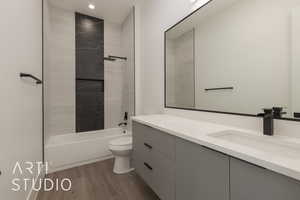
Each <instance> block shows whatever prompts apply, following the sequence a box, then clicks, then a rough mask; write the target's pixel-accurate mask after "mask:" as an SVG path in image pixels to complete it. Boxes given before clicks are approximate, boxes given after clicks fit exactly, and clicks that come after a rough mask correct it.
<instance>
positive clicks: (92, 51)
mask: <svg viewBox="0 0 300 200" xmlns="http://www.w3.org/2000/svg"><path fill="white" fill-rule="evenodd" d="M75 15H76V19H75V22H76V132H86V131H94V130H101V129H104V21H103V20H102V19H98V18H94V17H90V16H87V15H83V14H80V13H76V14H75Z"/></svg>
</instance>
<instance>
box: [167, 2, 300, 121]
mask: <svg viewBox="0 0 300 200" xmlns="http://www.w3.org/2000/svg"><path fill="white" fill-rule="evenodd" d="M165 34H166V36H165V40H166V41H165V42H166V45H165V48H166V55H165V61H166V77H165V78H166V107H176V108H187V109H197V110H207V111H218V112H229V113H237V114H249V115H257V114H258V113H261V112H262V109H263V108H273V107H278V110H280V113H279V117H283V118H297V119H300V118H299V117H300V116H299V113H300V84H299V80H300V39H299V35H300V2H299V1H298V0H255V1H253V0H226V1H224V0H213V1H210V2H209V3H208V4H206V5H205V6H204V7H202V8H200V9H199V10H198V11H196V12H195V13H194V14H192V15H191V16H189V17H188V18H186V19H185V20H183V21H182V22H180V23H178V24H177V25H175V26H174V27H173V28H171V29H169V30H168V31H166V33H165Z"/></svg>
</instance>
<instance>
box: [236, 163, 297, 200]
mask: <svg viewBox="0 0 300 200" xmlns="http://www.w3.org/2000/svg"><path fill="white" fill-rule="evenodd" d="M230 183H231V200H299V199H300V182H299V181H296V180H294V179H291V178H289V177H286V176H283V175H280V174H277V173H275V172H272V171H270V170H267V169H264V168H261V167H258V166H255V165H252V164H250V163H247V162H244V161H241V160H238V159H234V158H231V159H230Z"/></svg>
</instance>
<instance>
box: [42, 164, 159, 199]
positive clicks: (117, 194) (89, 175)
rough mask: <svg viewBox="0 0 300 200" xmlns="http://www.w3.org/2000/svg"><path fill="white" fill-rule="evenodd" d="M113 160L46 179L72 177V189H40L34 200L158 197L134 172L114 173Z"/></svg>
mask: <svg viewBox="0 0 300 200" xmlns="http://www.w3.org/2000/svg"><path fill="white" fill-rule="evenodd" d="M112 168H113V160H107V161H102V162H98V163H93V164H89V165H85V166H82V167H76V168H73V169H68V170H64V171H60V172H56V173H53V174H49V175H48V176H47V177H46V178H51V179H52V180H56V179H58V180H62V179H63V178H69V179H71V180H72V189H71V190H70V191H68V192H64V191H62V190H61V189H59V190H58V191H49V192H47V191H40V192H39V195H38V198H37V200H159V199H158V197H157V196H156V195H155V194H154V193H153V192H152V190H151V189H150V188H149V187H148V186H147V185H146V184H145V183H144V182H143V181H142V180H141V179H140V177H138V176H137V175H136V174H135V172H131V173H129V174H125V175H115V174H113V172H112Z"/></svg>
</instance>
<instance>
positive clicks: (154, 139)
mask: <svg viewBox="0 0 300 200" xmlns="http://www.w3.org/2000/svg"><path fill="white" fill-rule="evenodd" d="M133 165H134V168H135V169H136V172H137V173H138V174H139V175H140V176H141V177H142V178H143V179H144V181H145V182H146V183H147V184H148V185H149V186H150V187H151V188H152V189H153V191H154V192H155V193H156V194H157V195H158V196H159V197H160V199H161V200H175V137H173V136H171V135H169V134H166V133H162V132H160V131H159V130H157V129H154V128H151V127H149V126H146V125H143V124H140V123H137V122H133Z"/></svg>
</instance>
